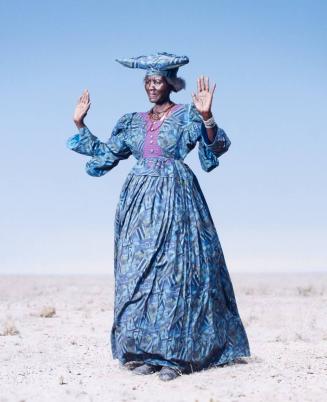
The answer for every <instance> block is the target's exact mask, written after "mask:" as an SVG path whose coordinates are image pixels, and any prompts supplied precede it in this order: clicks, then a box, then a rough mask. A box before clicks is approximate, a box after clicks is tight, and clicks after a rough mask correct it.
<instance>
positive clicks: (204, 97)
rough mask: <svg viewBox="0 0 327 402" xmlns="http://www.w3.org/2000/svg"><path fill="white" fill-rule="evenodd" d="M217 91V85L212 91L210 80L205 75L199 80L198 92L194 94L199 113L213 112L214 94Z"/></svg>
mask: <svg viewBox="0 0 327 402" xmlns="http://www.w3.org/2000/svg"><path fill="white" fill-rule="evenodd" d="M215 89H216V84H214V86H213V87H212V88H211V89H210V87H209V78H208V77H204V76H203V75H202V76H201V77H199V78H198V90H197V93H196V94H195V93H194V92H193V94H192V99H193V103H194V106H195V107H196V109H197V110H198V112H199V113H205V112H209V111H210V110H211V105H212V98H213V93H214V91H215Z"/></svg>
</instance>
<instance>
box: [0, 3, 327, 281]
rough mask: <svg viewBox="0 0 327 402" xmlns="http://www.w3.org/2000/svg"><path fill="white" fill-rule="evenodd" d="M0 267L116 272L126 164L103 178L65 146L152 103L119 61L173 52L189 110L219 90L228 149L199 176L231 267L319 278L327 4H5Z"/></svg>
mask: <svg viewBox="0 0 327 402" xmlns="http://www.w3.org/2000/svg"><path fill="white" fill-rule="evenodd" d="M0 4H1V5H0V45H1V46H0V48H1V62H0V77H1V96H0V110H1V147H2V155H1V170H0V171H1V184H0V186H1V198H0V210H1V234H0V241H1V251H0V273H54V274H56V273H59V274H60V273H113V219H114V213H115V208H116V205H117V202H118V197H119V193H120V189H121V186H122V184H123V182H124V180H125V177H126V175H127V173H128V171H129V170H130V168H131V167H132V166H133V164H134V163H135V160H134V159H133V157H131V158H130V159H128V160H127V161H123V162H121V163H120V164H119V165H118V166H117V167H116V168H115V169H114V170H112V171H111V172H109V173H108V174H106V175H105V176H103V177H101V178H93V177H90V176H88V175H87V174H86V173H85V170H84V166H85V163H86V161H87V158H86V157H83V156H81V155H78V154H75V153H73V152H72V151H69V150H68V149H67V148H66V147H65V142H66V139H67V138H68V137H69V136H71V135H73V134H75V133H76V129H75V126H74V124H73V121H72V114H73V110H74V107H75V103H76V101H77V98H78V97H79V95H80V93H81V92H82V90H83V89H84V88H88V89H89V91H90V94H91V100H92V106H91V109H90V111H89V115H88V118H87V120H86V123H87V125H88V126H89V127H90V129H91V130H92V132H93V133H94V134H95V135H97V136H98V137H99V138H101V139H103V140H106V139H107V138H108V137H109V135H110V133H111V130H112V128H113V125H114V124H115V122H116V121H117V119H118V118H119V117H120V116H121V115H122V114H124V113H127V112H132V111H143V110H147V109H148V108H149V107H150V104H149V103H148V100H147V98H146V96H145V92H144V89H143V86H142V79H143V72H142V71H139V70H129V69H126V68H124V67H122V66H121V65H119V64H118V63H116V62H115V61H114V60H115V58H116V57H128V56H137V55H140V54H148V53H152V52H155V51H167V52H173V53H177V54H185V55H187V56H189V58H190V63H189V64H188V65H187V66H185V67H183V68H181V69H180V75H181V76H183V77H184V78H185V79H186V82H187V88H186V90H185V91H183V92H180V93H178V94H176V95H175V96H174V98H173V100H175V101H176V102H179V103H189V102H191V91H192V90H193V89H195V82H196V77H197V76H198V75H199V74H205V75H208V76H209V77H210V78H211V80H212V81H215V82H216V83H217V90H216V94H215V99H214V105H213V112H214V115H215V117H216V120H217V121H218V123H219V124H220V126H221V127H223V128H224V129H225V131H226V133H227V134H228V135H229V137H230V139H231V141H232V145H231V148H230V150H229V152H228V153H227V154H225V155H224V156H222V157H221V161H220V162H221V163H220V166H219V167H218V168H216V169H215V170H213V171H212V172H210V173H206V172H204V171H202V170H201V168H200V164H199V160H198V157H197V151H196V150H194V151H193V152H192V153H191V154H189V156H188V157H187V159H186V160H185V162H186V163H188V164H189V166H190V167H191V168H192V169H193V171H194V172H195V174H196V176H197V177H198V179H199V182H200V184H201V187H202V190H203V192H204V194H205V197H206V199H207V201H208V204H209V207H210V210H211V212H212V215H213V218H214V221H215V224H216V227H217V230H218V234H219V237H220V240H221V243H222V246H223V249H224V253H225V257H226V260H227V263H228V267H229V270H230V272H231V273H233V272H237V271H242V272H245V271H260V272H261V271H269V272H271V271H285V272H295V271H309V270H313V271H314V270H319V271H321V270H326V263H327V247H326V239H327V234H326V223H327V219H326V205H327V186H326V172H327V158H326V149H327V132H326V131H327V130H326V119H327V113H326V111H327V78H326V71H327V46H326V44H327V25H326V21H327V2H326V1H301V0H298V1H287V2H286V1H277V0H275V1H241V0H240V1H227V0H226V1H206V0H202V1H201V2H193V3H192V2H190V1H178V2H176V1H171V0H168V1H165V2H162V1H160V2H159V1H153V0H152V1H138V2H131V1H126V0H120V1H83V0H79V1H77V0H76V1H61V0H57V1H33V0H31V1H28V2H26V1H15V0H14V1H5V0H1V2H0Z"/></svg>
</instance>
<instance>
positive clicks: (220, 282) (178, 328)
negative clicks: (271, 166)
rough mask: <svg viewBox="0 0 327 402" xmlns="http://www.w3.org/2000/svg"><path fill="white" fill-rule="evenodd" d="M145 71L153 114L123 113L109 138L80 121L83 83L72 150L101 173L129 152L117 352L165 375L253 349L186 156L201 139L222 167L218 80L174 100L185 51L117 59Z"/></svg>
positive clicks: (119, 247) (118, 257)
mask: <svg viewBox="0 0 327 402" xmlns="http://www.w3.org/2000/svg"><path fill="white" fill-rule="evenodd" d="M117 61H118V62H120V63H121V64H123V65H125V66H127V67H130V68H142V69H145V70H146V75H145V79H144V85H145V90H146V93H147V95H148V98H149V101H150V102H151V103H153V104H154V106H153V107H152V109H151V110H150V111H148V112H139V113H138V112H134V113H127V114H125V115H123V116H122V117H121V118H120V119H119V120H118V122H117V124H116V126H115V128H114V129H113V132H112V134H111V137H110V138H109V140H108V141H107V142H101V141H100V140H99V139H98V138H97V137H95V136H94V135H93V134H92V133H91V132H90V130H89V129H88V127H87V126H86V125H85V124H84V117H85V116H86V114H87V111H88V110H89V107H90V96H89V93H88V91H84V93H83V95H82V96H81V97H80V99H79V102H78V104H77V107H76V110H75V115H74V121H75V124H76V126H77V127H78V129H79V133H78V134H76V135H74V136H72V137H70V138H69V140H68V142H67V145H68V147H69V148H70V149H72V150H74V151H76V152H79V153H81V154H84V155H88V156H90V157H91V159H90V160H89V161H88V162H87V163H86V171H87V173H88V174H90V175H91V176H102V175H104V174H105V173H107V172H108V171H110V170H111V169H112V168H113V167H114V166H116V165H117V164H118V163H119V161H120V160H122V159H126V158H128V157H129V156H130V155H133V156H134V157H135V158H136V159H137V163H136V164H135V165H134V167H133V168H132V169H131V171H130V173H129V174H128V176H127V178H126V180H125V182H124V185H123V188H122V191H121V194H120V200H119V203H118V206H117V210H116V217H115V244H114V245H115V255H114V273H115V305H114V322H113V326H112V329H111V333H110V340H111V349H112V354H113V358H114V359H119V361H120V363H121V364H122V365H124V367H126V368H129V369H131V370H132V371H133V373H135V374H151V373H154V372H156V371H160V372H159V378H160V379H161V380H164V381H167V380H172V379H174V378H176V377H177V376H178V375H180V374H182V373H189V372H193V371H195V370H201V369H204V368H208V367H213V366H217V365H222V364H224V363H227V362H229V361H232V360H234V359H236V358H238V357H241V356H250V349H249V343H248V339H247V335H246V332H245V329H244V326H243V324H242V321H241V318H240V316H239V313H238V308H237V304H236V300H235V295H234V290H233V286H232V283H231V279H230V276H229V273H228V270H227V267H226V264H225V260H224V256H223V252H222V249H221V245H220V242H219V239H218V235H217V232H216V229H215V226H214V223H213V220H212V217H211V215H210V212H209V209H208V205H207V203H206V200H205V198H204V195H203V193H202V191H201V188H200V186H199V183H198V181H197V178H196V177H195V175H194V173H193V172H192V170H191V169H190V168H189V166H188V165H187V164H185V163H184V162H183V160H184V158H185V157H186V155H187V154H188V153H189V152H190V151H191V150H192V149H193V148H194V147H195V146H196V144H197V143H199V145H198V155H199V159H200V163H201V166H202V168H203V169H204V170H205V171H207V172H210V171H211V170H212V169H214V168H215V167H217V166H218V164H219V161H218V158H219V157H220V156H221V155H222V154H223V153H225V152H226V151H227V150H228V148H229V146H230V140H229V139H228V137H227V136H226V134H225V132H224V131H223V130H222V129H221V128H220V127H218V126H217V124H216V123H215V120H214V118H213V116H212V112H211V104H212V98H213V93H214V89H215V86H213V87H212V88H211V89H210V88H209V79H208V78H207V77H203V76H201V77H200V78H199V79H198V82H197V93H196V94H195V93H193V95H192V98H193V103H192V104H175V103H174V102H172V101H171V99H170V94H171V92H172V91H174V92H178V91H179V90H181V89H182V88H184V87H185V82H184V80H182V79H181V78H179V77H177V71H178V69H179V67H181V66H182V65H184V64H186V63H188V58H187V57H186V56H182V57H178V56H175V55H172V54H168V53H165V52H161V53H157V54H155V55H151V56H141V57H137V58H132V59H124V60H117Z"/></svg>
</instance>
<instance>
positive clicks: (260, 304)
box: [0, 273, 327, 402]
mask: <svg viewBox="0 0 327 402" xmlns="http://www.w3.org/2000/svg"><path fill="white" fill-rule="evenodd" d="M230 274H231V278H232V281H233V284H234V289H235V293H236V298H237V302H238V306H239V311H240V315H241V318H242V320H243V322H244V325H245V328H246V330H247V333H248V337H249V342H250V348H251V353H252V356H251V357H249V358H245V359H244V360H245V363H244V362H243V363H240V362H239V363H237V364H235V363H234V364H231V365H227V366H223V367H218V368H214V369H210V370H205V371H201V372H197V373H194V374H190V375H183V376H181V377H179V378H177V379H176V380H174V381H171V382H162V381H160V380H159V378H158V376H157V373H156V374H153V375H150V376H137V375H135V374H132V373H131V372H130V371H127V370H126V369H123V368H121V367H120V366H119V363H118V362H117V360H115V361H114V360H113V359H112V356H111V350H110V343H109V333H110V329H111V325H112V318H113V312H112V309H113V286H114V284H113V278H112V277H111V276H103V277H100V276H75V277H73V276H70V277H59V276H58V277H56V276H52V277H51V276H43V277H42V276H35V277H33V276H2V277H0V279H1V281H0V334H1V335H2V336H0V362H1V365H0V401H1V402H5V401H17V402H18V401H26V402H38V401H40V402H52V401H59V402H65V401H115V402H123V401H126V402H131V401H152V402H154V401H171V402H173V401H180V402H184V401H185V402H196V401H197V402H218V401H219V402H223V401H228V402H229V401H231V402H232V401H242V402H243V401H251V402H255V401H260V402H262V401H264V402H270V401H274V402H277V401H281V402H286V401H299V402H304V401H315V402H316V401H319V402H320V401H326V400H327V273H326V274H317V273H316V274H314V273H312V274H292V275H291V274H274V275H272V274H233V273H230Z"/></svg>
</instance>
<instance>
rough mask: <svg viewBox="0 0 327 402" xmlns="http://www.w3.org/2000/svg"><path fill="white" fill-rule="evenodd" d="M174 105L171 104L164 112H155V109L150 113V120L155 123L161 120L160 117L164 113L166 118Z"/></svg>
mask: <svg viewBox="0 0 327 402" xmlns="http://www.w3.org/2000/svg"><path fill="white" fill-rule="evenodd" d="M174 105H175V103H171V104H170V105H169V106H168V107H167V108H166V109H165V110H162V111H161V112H155V111H154V107H153V108H152V109H151V110H150V112H149V117H150V119H151V120H155V121H156V120H161V118H160V115H162V114H163V113H164V116H166V112H168V110H170V109H171V108H172V107H173V106H174Z"/></svg>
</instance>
